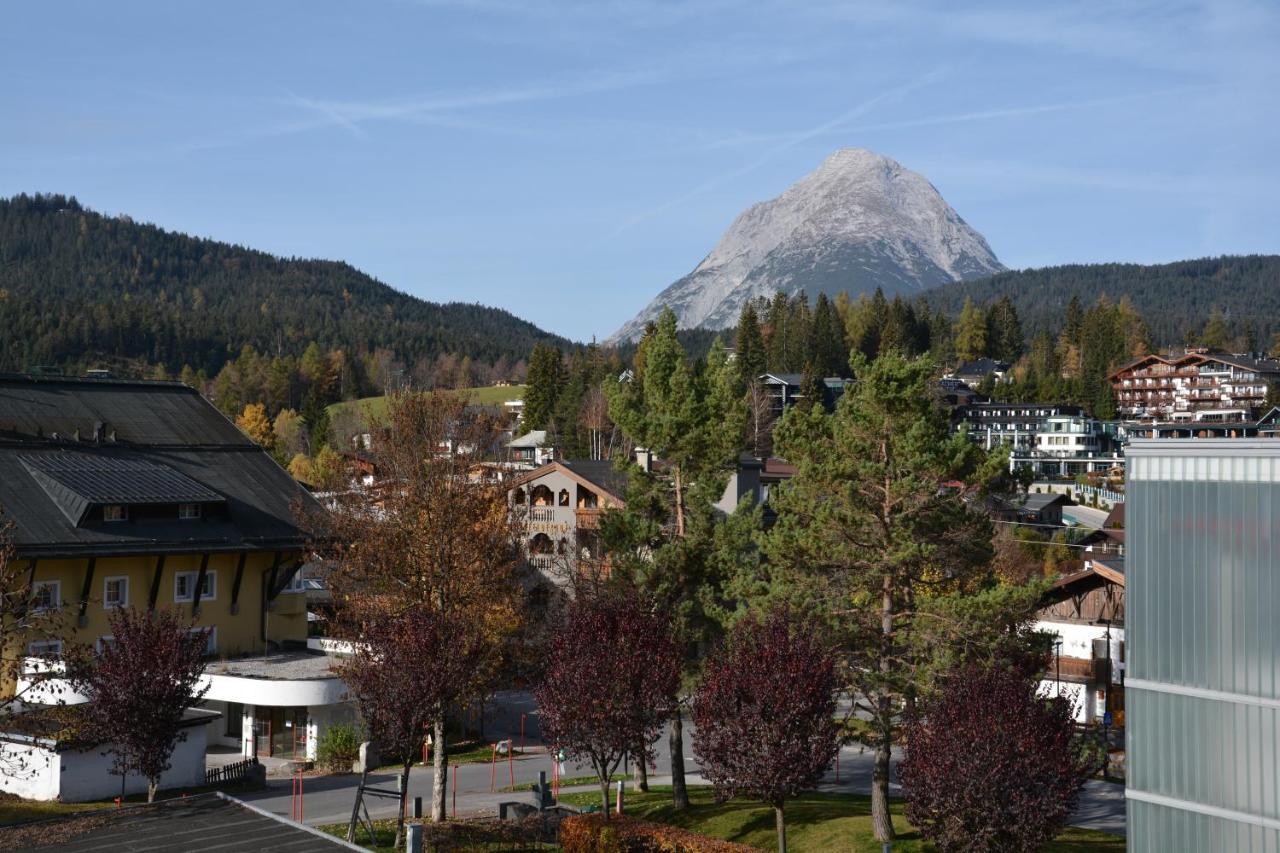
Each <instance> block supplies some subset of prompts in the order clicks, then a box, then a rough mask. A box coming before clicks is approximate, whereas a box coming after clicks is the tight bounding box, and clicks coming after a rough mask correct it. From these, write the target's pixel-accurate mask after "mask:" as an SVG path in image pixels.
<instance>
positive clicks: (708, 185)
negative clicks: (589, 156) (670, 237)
mask: <svg viewBox="0 0 1280 853" xmlns="http://www.w3.org/2000/svg"><path fill="white" fill-rule="evenodd" d="M941 75H942V69H937V70H934V71H931V72H929V73H928V74H926V75H924V76H923V77H921V78H920V79H918V80H915V81H913V82H911V83H905V84H903V85H901V86H895V87H894V88H892V89H889V90H887V91H884V92H881V93H880V94H879V95H876V96H875V97H873V98H869V99H867V100H865V101H863V102H862V103H860V104H858V105H857V106H855V107H854V108H853V109H850V110H847V111H846V112H843V113H841V114H840V115H838V116H836V117H835V118H832V119H829V120H827V121H824V122H822V123H821V124H818V125H815V126H813V127H811V128H809V129H808V130H802V131H799V132H796V133H792V134H788V135H786V136H785V137H783V138H782V141H781V142H780V143H779V144H777V145H775V146H773V147H772V148H770V149H768V150H767V151H765V152H764V153H763V154H761V155H760V156H759V157H757V158H756V159H755V160H752V161H751V162H750V163H747V164H746V165H745V166H741V167H739V168H737V169H734V170H733V171H731V172H725V173H724V174H721V175H718V176H716V177H714V178H711V179H710V180H708V181H704V182H703V183H701V184H698V185H697V186H696V187H694V188H693V189H691V190H689V191H688V192H685V193H682V194H681V195H679V196H676V197H675V198H672V199H669V200H668V201H665V202H663V203H661V204H659V205H655V206H654V207H651V208H649V209H647V210H644V211H641V212H640V213H638V214H636V215H635V216H632V217H631V218H630V219H628V220H626V221H625V222H623V223H622V224H621V225H619V226H618V227H617V228H615V229H614V230H613V233H612V234H611V235H610V236H611V237H617V236H618V235H619V234H622V233H623V232H624V231H626V230H628V229H629V228H633V227H634V226H636V225H638V224H640V223H641V222H644V221H645V220H646V219H652V218H653V217H654V216H657V215H658V214H660V213H665V212H666V211H668V210H670V209H672V208H673V207H678V206H679V205H681V204H684V203H685V202H687V201H689V200H690V199H692V198H694V197H696V196H699V195H701V194H702V193H704V192H706V191H708V190H711V189H714V188H715V187H718V186H720V185H721V184H724V183H727V182H728V181H732V180H734V179H735V178H740V177H742V176H743V175H746V174H749V173H751V172H754V171H755V170H756V169H759V168H760V167H762V166H764V165H765V164H766V163H768V162H769V161H770V160H772V159H773V158H774V157H776V156H778V155H779V154H781V153H783V152H784V151H787V150H789V149H791V148H794V147H795V146H797V145H800V144H802V143H804V142H807V141H809V140H810V139H813V138H815V137H817V136H822V135H823V134H826V133H829V132H830V131H832V130H834V129H836V128H839V127H843V126H844V125H847V124H848V123H849V122H851V121H853V120H854V119H857V118H861V117H862V116H864V115H866V114H867V113H869V112H871V111H872V110H874V109H875V108H876V107H878V106H879V105H880V104H882V103H884V102H886V101H891V100H896V99H897V98H901V97H902V96H904V95H906V94H909V93H910V92H912V91H914V90H916V89H919V88H922V87H924V86H927V85H929V84H930V83H932V82H933V81H934V80H936V79H937V78H938V77H940V76H941Z"/></svg>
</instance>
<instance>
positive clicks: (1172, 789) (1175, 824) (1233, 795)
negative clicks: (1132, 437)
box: [1125, 438, 1280, 853]
mask: <svg viewBox="0 0 1280 853" xmlns="http://www.w3.org/2000/svg"><path fill="white" fill-rule="evenodd" d="M1128 454H1129V472H1128V473H1129V479H1128V501H1127V509H1126V523H1127V530H1126V534H1127V542H1126V544H1127V552H1126V557H1125V558H1126V563H1127V572H1126V574H1127V580H1128V596H1127V605H1128V613H1127V617H1128V618H1127V629H1128V650H1127V652H1128V655H1127V656H1128V661H1127V667H1128V669H1127V673H1126V680H1125V691H1126V703H1127V708H1126V713H1127V716H1128V721H1127V726H1126V735H1127V748H1128V770H1129V774H1128V786H1127V788H1126V792H1125V795H1126V797H1127V798H1128V827H1129V849H1130V850H1132V851H1142V852H1143V853H1145V851H1153V853H1154V851H1167V850H1233V851H1271V850H1277V849H1280V751H1278V747H1280V734H1278V733H1280V655H1278V654H1277V650H1278V649H1280V624H1278V623H1277V620H1276V614H1277V613H1280V577H1278V576H1277V567H1280V442H1277V441H1275V440H1272V439H1212V438H1208V439H1184V440H1179V439H1151V440H1137V441H1134V442H1133V443H1132V444H1131V445H1130V447H1129V451H1128Z"/></svg>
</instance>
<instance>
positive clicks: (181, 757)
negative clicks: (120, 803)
mask: <svg viewBox="0 0 1280 853" xmlns="http://www.w3.org/2000/svg"><path fill="white" fill-rule="evenodd" d="M183 731H185V732H186V734H187V739H186V740H185V741H184V742H182V743H179V744H178V745H177V746H176V747H174V750H173V755H172V757H170V759H169V762H170V764H171V765H172V766H171V767H170V768H169V769H168V770H167V771H166V772H165V773H164V774H163V775H162V776H161V777H160V788H161V789H162V790H170V789H182V788H196V787H199V786H201V785H203V784H204V753H205V747H206V739H205V738H206V733H205V726H203V725H201V726H192V727H189V728H186V729H183ZM105 751H106V748H105V747H97V748H94V749H89V750H85V751H65V752H57V753H55V752H53V750H51V749H49V748H48V747H41V746H25V745H20V744H15V743H9V742H4V743H0V753H2V754H3V755H4V756H5V757H6V758H12V757H16V756H18V755H21V756H23V757H25V758H27V760H28V762H29V769H30V772H27V773H23V774H20V775H10V774H0V790H4V791H7V792H9V793H12V794H17V795H18V796H20V797H24V798H26V799H29V800H54V799H60V800H62V801H63V802H65V803H83V802H89V801H93V800H110V799H113V798H115V797H117V796H119V795H120V777H119V776H113V775H111V756H110V755H103V754H102V753H103V752H105ZM146 790H147V780H146V779H144V778H142V777H141V776H138V775H136V774H130V775H129V776H128V777H126V779H125V793H127V794H139V793H145V792H146Z"/></svg>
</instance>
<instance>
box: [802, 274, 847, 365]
mask: <svg viewBox="0 0 1280 853" xmlns="http://www.w3.org/2000/svg"><path fill="white" fill-rule="evenodd" d="M812 338H813V341H812V343H811V344H810V349H811V350H812V351H813V365H814V367H815V369H816V370H817V372H818V373H819V374H820V375H821V376H823V377H826V376H844V375H845V374H846V373H848V372H849V345H848V343H847V342H846V341H845V336H844V326H843V324H842V323H841V322H840V318H839V316H837V314H836V309H835V307H834V306H833V305H832V304H831V300H829V299H827V295H826V294H825V293H823V294H819V296H818V301H817V303H816V304H815V305H814V308H813V328H812Z"/></svg>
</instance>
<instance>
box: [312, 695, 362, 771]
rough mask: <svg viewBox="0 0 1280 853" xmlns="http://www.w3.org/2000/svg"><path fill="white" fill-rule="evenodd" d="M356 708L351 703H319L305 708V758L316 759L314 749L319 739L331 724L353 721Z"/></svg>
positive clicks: (354, 720)
mask: <svg viewBox="0 0 1280 853" xmlns="http://www.w3.org/2000/svg"><path fill="white" fill-rule="evenodd" d="M355 722H356V708H355V705H353V704H351V703H345V704H342V705H321V706H318V707H314V708H308V709H307V759H308V760H310V761H315V760H316V749H317V746H318V744H319V739H320V736H321V735H322V734H324V732H325V731H326V730H327V729H328V728H329V727H330V726H333V725H338V724H340V723H355Z"/></svg>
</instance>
